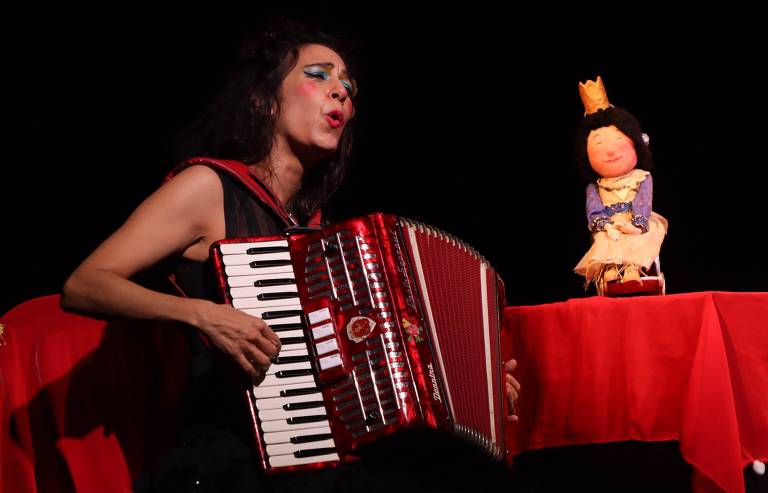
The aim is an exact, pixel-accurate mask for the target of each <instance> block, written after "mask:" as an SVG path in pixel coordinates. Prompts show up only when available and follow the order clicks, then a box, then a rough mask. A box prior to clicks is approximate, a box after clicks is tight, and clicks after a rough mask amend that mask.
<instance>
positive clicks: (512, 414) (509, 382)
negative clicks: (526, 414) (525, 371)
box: [504, 359, 520, 421]
mask: <svg viewBox="0 0 768 493" xmlns="http://www.w3.org/2000/svg"><path fill="white" fill-rule="evenodd" d="M516 367H517V361H515V360H513V359H511V360H509V361H507V362H506V363H504V378H505V390H506V394H507V404H508V409H509V414H508V415H507V421H517V420H518V419H519V418H518V417H517V414H516V412H517V411H516V410H515V403H516V402H517V397H518V395H519V394H520V382H518V381H517V379H515V377H513V376H512V371H513V370H514V369H515V368H516Z"/></svg>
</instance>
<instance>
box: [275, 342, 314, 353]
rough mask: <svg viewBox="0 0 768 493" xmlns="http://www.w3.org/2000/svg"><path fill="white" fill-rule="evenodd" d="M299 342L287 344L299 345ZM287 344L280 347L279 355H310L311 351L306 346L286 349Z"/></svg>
mask: <svg viewBox="0 0 768 493" xmlns="http://www.w3.org/2000/svg"><path fill="white" fill-rule="evenodd" d="M298 345H299V344H286V346H298ZM286 346H283V347H281V348H280V353H279V354H278V356H308V355H309V351H308V350H307V349H306V348H301V349H294V350H291V349H285V348H286Z"/></svg>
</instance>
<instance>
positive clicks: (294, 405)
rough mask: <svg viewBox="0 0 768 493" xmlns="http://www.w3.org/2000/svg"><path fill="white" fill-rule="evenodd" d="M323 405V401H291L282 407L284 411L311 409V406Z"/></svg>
mask: <svg viewBox="0 0 768 493" xmlns="http://www.w3.org/2000/svg"><path fill="white" fill-rule="evenodd" d="M324 405H325V404H324V403H323V401H306V402H291V403H288V404H283V409H285V410H286V411H298V410H299V409H312V408H313V407H323V406H324Z"/></svg>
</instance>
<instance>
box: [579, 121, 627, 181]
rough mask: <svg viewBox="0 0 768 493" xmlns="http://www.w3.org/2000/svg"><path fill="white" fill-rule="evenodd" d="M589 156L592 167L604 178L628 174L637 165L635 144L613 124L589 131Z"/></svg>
mask: <svg viewBox="0 0 768 493" xmlns="http://www.w3.org/2000/svg"><path fill="white" fill-rule="evenodd" d="M587 156H588V157H589V164H590V166H592V169H593V170H595V173H597V174H598V175H600V176H602V177H603V178H614V177H617V176H621V175H626V174H627V173H629V172H630V171H632V170H633V169H634V168H635V166H636V165H637V153H636V152H635V145H634V144H633V143H632V140H631V139H630V138H629V137H627V136H626V135H624V134H623V133H622V132H621V130H619V129H618V128H616V127H615V126H613V125H611V126H610V127H601V128H597V129H595V130H592V131H591V132H590V133H589V137H587Z"/></svg>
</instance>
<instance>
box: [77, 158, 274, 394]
mask: <svg viewBox="0 0 768 493" xmlns="http://www.w3.org/2000/svg"><path fill="white" fill-rule="evenodd" d="M223 236H224V226H223V192H222V188H221V183H220V181H219V179H218V177H217V176H216V174H215V172H213V171H212V170H210V169H209V168H206V167H202V166H193V167H190V168H189V169H187V170H185V171H183V172H182V173H180V174H179V175H178V176H177V177H175V178H174V179H173V180H171V181H170V182H168V183H166V184H165V185H164V186H163V187H161V188H160V189H159V190H158V191H156V192H155V193H154V194H152V195H151V196H150V197H149V198H147V199H146V200H145V201H144V202H143V203H142V204H141V205H140V206H139V207H138V208H137V209H136V210H135V211H134V212H133V214H131V216H130V217H129V218H128V220H127V221H126V222H125V223H124V224H123V225H122V226H121V227H120V228H119V229H118V230H117V231H116V232H115V233H114V234H112V236H110V237H109V238H107V240H106V241H104V243H102V244H101V245H100V246H99V247H98V248H97V249H96V250H95V251H94V252H93V253H92V254H91V255H90V256H89V257H88V258H87V259H85V261H83V263H82V264H81V265H80V266H79V267H78V268H77V269H76V270H75V271H74V272H73V273H72V275H71V276H70V277H69V279H67V281H66V283H65V284H64V289H63V293H62V305H63V306H64V307H66V308H73V309H78V310H84V311H89V312H97V313H101V314H107V315H118V316H122V317H129V318H138V319H154V320H168V321H178V322H184V323H186V324H189V325H192V326H194V327H196V328H198V329H200V330H201V331H202V332H203V333H205V334H206V335H207V336H208V337H210V339H211V341H212V342H213V343H214V344H215V345H216V346H217V347H219V348H220V349H221V350H222V351H224V352H225V353H228V354H230V355H231V356H232V357H233V358H234V359H235V360H236V361H237V362H238V363H239V364H240V366H242V367H243V369H244V370H245V371H246V372H247V373H248V374H249V375H250V376H251V378H252V379H253V380H254V381H258V380H259V379H261V378H263V375H264V373H265V372H266V369H267V368H268V367H269V362H270V358H271V357H272V356H274V355H276V354H277V352H278V351H279V346H280V342H279V339H278V337H277V335H276V334H275V333H274V332H272V330H271V329H269V327H268V326H267V325H266V323H264V321H263V320H261V319H259V318H257V317H252V316H250V315H247V314H245V313H243V312H240V311H237V310H235V309H234V308H232V307H230V306H227V305H217V304H216V303H213V302H210V301H207V300H200V299H187V298H181V297H177V296H173V295H168V294H164V293H159V292H156V291H152V290H150V289H147V288H144V287H142V286H140V285H138V284H136V283H135V282H133V281H131V280H130V278H131V277H132V276H133V275H134V274H136V273H138V272H141V271H142V270H144V269H146V268H148V267H150V266H152V265H154V264H156V263H157V262H159V261H161V260H162V259H164V258H166V257H168V256H169V255H174V254H176V255H182V254H184V255H185V256H187V257H189V258H195V259H196V260H203V259H204V258H205V256H206V255H207V246H208V245H209V244H210V242H211V240H216V239H219V238H222V237H223Z"/></svg>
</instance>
